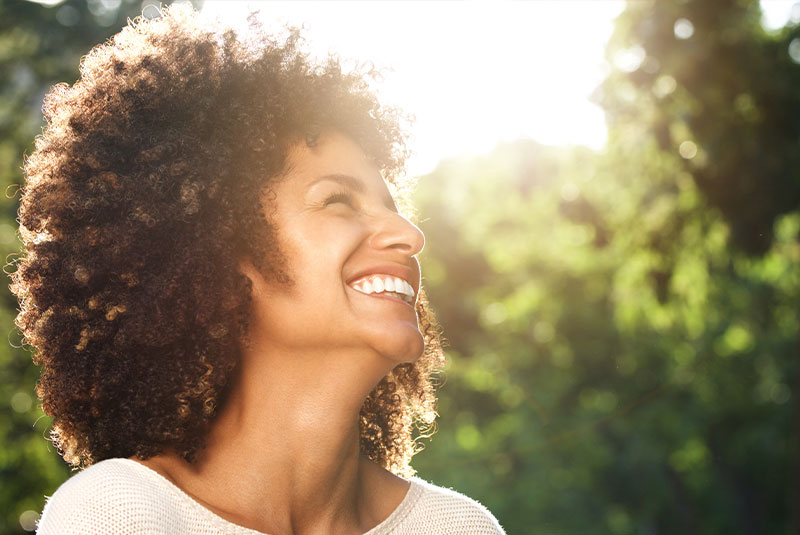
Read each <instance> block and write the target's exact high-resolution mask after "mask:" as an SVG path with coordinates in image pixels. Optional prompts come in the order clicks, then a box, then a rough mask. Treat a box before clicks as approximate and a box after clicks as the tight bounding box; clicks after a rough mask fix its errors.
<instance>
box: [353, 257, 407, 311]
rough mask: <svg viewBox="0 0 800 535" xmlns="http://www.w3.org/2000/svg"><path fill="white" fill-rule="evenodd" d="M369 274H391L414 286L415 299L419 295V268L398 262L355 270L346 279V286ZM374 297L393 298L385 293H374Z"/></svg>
mask: <svg viewBox="0 0 800 535" xmlns="http://www.w3.org/2000/svg"><path fill="white" fill-rule="evenodd" d="M369 275H391V276H392V277H398V278H400V279H403V280H405V281H406V282H408V283H409V284H410V285H411V287H412V288H414V300H415V301H416V299H417V295H419V269H413V268H411V267H409V266H403V265H400V264H381V265H377V266H370V267H368V268H366V269H363V270H361V271H358V272H356V273H355V274H353V275H352V276H351V277H350V278H348V279H347V281H346V283H347V286H348V287H350V288H351V289H352V287H351V286H350V285H351V284H352V283H353V282H355V281H357V280H358V279H361V278H363V277H367V276H369ZM354 291H355V290H354ZM365 295H366V294H365ZM375 297H382V298H384V299H394V298H393V297H389V296H385V295H384V296H379V295H376V296H375ZM399 301H401V302H403V303H405V301H402V300H399ZM406 304H408V303H406Z"/></svg>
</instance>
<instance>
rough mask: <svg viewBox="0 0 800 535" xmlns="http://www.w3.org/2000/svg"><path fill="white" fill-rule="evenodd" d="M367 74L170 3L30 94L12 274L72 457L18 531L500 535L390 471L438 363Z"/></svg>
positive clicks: (467, 507) (421, 419) (428, 416)
mask: <svg viewBox="0 0 800 535" xmlns="http://www.w3.org/2000/svg"><path fill="white" fill-rule="evenodd" d="M367 81H368V76H367V75H366V74H365V75H359V74H343V73H342V72H341V70H340V69H339V67H338V64H337V62H336V61H335V60H333V59H332V60H329V61H328V62H327V63H325V64H323V65H316V64H314V63H312V62H311V61H310V60H308V58H307V57H306V56H305V55H304V54H303V53H301V52H300V51H299V48H298V35H297V32H294V31H291V32H289V35H288V36H287V37H286V38H285V39H280V40H278V39H275V38H272V37H269V36H266V35H264V34H263V32H262V31H261V30H260V28H259V27H258V25H257V24H256V23H255V22H253V21H251V25H250V28H249V31H248V32H247V33H246V34H245V35H239V34H237V33H235V32H233V31H231V30H225V29H219V28H216V27H213V26H211V25H210V23H208V22H206V21H201V19H199V17H198V16H197V15H196V14H195V13H194V12H192V11H191V10H190V9H189V8H178V7H176V8H172V9H169V10H166V11H165V13H164V14H163V16H162V17H160V18H159V19H157V20H153V21H139V22H136V23H133V24H131V25H129V26H128V27H126V28H125V29H124V30H123V31H122V32H121V33H120V34H118V35H116V36H115V37H114V38H113V39H112V40H111V41H109V42H108V43H106V44H104V45H102V46H100V47H97V48H95V49H94V50H92V52H90V54H89V55H88V56H87V57H86V58H84V61H83V62H82V65H81V79H80V80H79V81H78V82H77V83H76V84H75V85H74V86H72V87H69V86H66V85H63V86H57V87H56V88H54V89H53V91H52V92H51V93H50V94H49V95H48V97H47V98H46V101H45V107H44V110H45V114H46V116H47V119H48V126H47V128H46V130H45V133H44V134H43V136H41V137H40V138H39V139H37V144H36V150H35V152H34V153H33V154H31V156H30V157H29V158H28V159H27V161H26V165H25V171H26V175H27V184H26V186H25V188H24V192H23V197H22V200H21V206H20V214H19V215H20V229H21V234H22V237H23V240H24V242H25V246H26V250H27V254H26V256H25V257H24V259H23V260H22V261H21V262H20V265H19V267H18V269H17V271H16V272H15V274H14V275H13V284H12V288H13V290H14V292H15V293H16V295H17V296H18V298H19V300H20V314H19V316H18V318H17V324H18V326H19V327H20V329H21V330H22V331H23V333H24V335H25V337H26V339H27V341H28V342H29V343H30V344H31V345H32V346H34V347H35V348H36V350H37V351H36V354H35V356H34V360H35V361H36V363H37V364H39V365H40V366H41V367H42V375H41V379H40V382H39V385H38V387H37V388H38V394H39V396H40V397H41V399H42V402H43V408H44V410H45V412H47V413H48V414H49V415H51V416H52V417H53V430H52V440H53V443H54V444H55V445H56V446H57V447H58V449H59V452H60V453H61V454H62V455H63V457H64V459H65V460H66V461H68V462H69V463H71V464H73V465H74V466H76V467H81V468H85V470H83V471H82V472H80V473H79V474H77V475H76V476H74V477H73V478H71V479H70V480H69V481H67V482H66V483H65V484H64V485H62V486H61V487H60V488H59V489H58V491H56V493H55V494H54V495H53V496H52V497H51V498H50V499H49V500H48V502H47V504H46V506H45V509H44V512H43V515H42V518H41V520H40V523H39V529H38V533H40V534H56V533H57V534H71V533H80V534H89V533H104V534H116V533H142V534H143V533H170V534H174V533H197V534H201V533H202V534H206V533H248V534H257V533H271V534H284V533H337V534H348V533H365V532H368V533H371V534H372V533H374V534H378V533H387V534H388V533H396V534H401V533H407V534H415V533H487V534H488V533H492V534H495V533H502V529H501V528H500V526H499V524H498V523H497V521H496V520H495V519H494V517H493V516H492V515H491V514H490V513H489V512H488V511H487V510H486V509H485V508H483V507H482V506H481V505H480V504H478V503H477V502H475V501H473V500H471V499H469V498H467V497H465V496H462V495H460V494H458V493H456V492H454V491H450V490H446V489H442V488H439V487H436V486H434V485H431V484H429V483H427V482H425V481H422V480H421V479H418V478H415V477H412V475H413V471H412V470H411V468H410V466H409V460H410V458H411V456H412V455H413V454H414V453H415V443H414V441H413V440H412V436H411V431H412V426H413V424H414V422H415V421H416V422H418V423H420V424H421V425H422V427H423V430H424V429H427V428H428V427H430V426H432V423H433V417H434V402H435V397H434V393H433V385H432V382H431V374H432V373H433V372H434V371H436V370H437V369H438V368H439V367H440V366H441V364H442V361H443V355H442V352H441V347H440V345H439V340H438V333H437V330H436V327H435V325H434V323H433V319H432V317H431V315H430V313H429V311H428V309H427V307H426V302H425V299H424V297H423V296H422V295H421V289H420V272H419V264H418V262H417V259H416V255H417V254H418V253H419V252H420V251H421V250H422V247H423V243H424V238H423V236H422V233H421V232H420V231H419V229H418V228H416V227H415V226H414V225H413V224H411V223H410V222H409V221H408V220H407V219H405V218H404V217H403V216H401V215H400V214H399V212H398V210H397V207H396V206H395V201H394V197H393V195H392V194H391V192H390V189H391V190H393V191H394V192H395V194H396V195H399V193H400V191H401V190H402V187H403V183H402V180H401V179H400V172H401V171H402V168H403V163H404V156H405V150H404V145H403V137H402V134H401V131H400V128H399V122H400V119H399V117H398V115H397V114H396V113H395V112H393V111H392V110H389V109H386V108H384V107H381V106H380V105H379V104H378V103H377V102H376V100H375V98H374V97H373V95H372V94H371V93H370V92H369V91H368V90H367Z"/></svg>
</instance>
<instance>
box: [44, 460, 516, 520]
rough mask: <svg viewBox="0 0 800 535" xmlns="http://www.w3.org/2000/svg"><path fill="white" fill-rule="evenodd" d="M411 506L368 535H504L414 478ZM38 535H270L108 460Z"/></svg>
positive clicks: (59, 495) (55, 502) (58, 499)
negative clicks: (250, 527)
mask: <svg viewBox="0 0 800 535" xmlns="http://www.w3.org/2000/svg"><path fill="white" fill-rule="evenodd" d="M410 481H411V486H410V488H409V490H408V493H407V494H406V496H405V498H403V501H402V502H401V503H400V505H399V506H398V507H397V509H395V510H394V512H392V514H391V515H389V517H388V518H387V519H386V520H384V521H383V522H381V523H380V524H378V525H377V526H375V527H374V528H372V529H371V530H369V531H368V532H367V533H366V534H365V535H423V534H424V535H462V534H469V535H498V534H504V533H505V532H504V531H503V528H501V527H500V524H499V523H498V522H497V520H496V519H495V518H494V516H492V514H491V513H490V512H489V511H488V510H487V509H486V508H485V507H484V506H483V505H481V504H480V503H478V502H476V501H475V500H472V499H470V498H468V497H466V496H464V495H463V494H459V493H458V492H456V491H454V490H450V489H445V488H442V487H437V486H436V485H432V484H430V483H428V482H426V481H423V480H422V479H419V478H416V477H414V478H411V479H410ZM36 533H37V534H38V535H100V534H103V535H123V534H124V535H145V534H146V535H179V534H187V535H212V534H213V535H221V534H225V535H265V534H263V533H261V532H259V531H254V530H252V529H248V528H245V527H242V526H239V525H237V524H234V523H232V522H229V521H227V520H225V519H223V518H222V517H219V516H217V515H216V514H214V513H213V512H211V511H210V510H209V509H206V508H205V507H203V506H202V505H200V504H199V503H198V502H196V501H194V500H193V499H192V498H191V497H190V496H189V495H187V494H186V493H185V492H183V491H182V490H180V489H179V488H178V487H176V486H175V485H174V484H173V483H171V482H170V481H168V480H167V479H166V478H164V477H163V476H161V475H160V474H159V473H157V472H155V471H154V470H151V469H150V468H148V467H146V466H144V465H142V464H140V463H137V462H136V461H132V460H130V459H108V460H105V461H101V462H99V463H97V464H94V465H92V466H90V467H89V468H87V469H86V470H84V471H82V472H80V473H79V474H76V475H75V476H73V477H71V478H70V479H69V480H68V481H67V482H65V483H64V484H63V485H61V487H59V488H58V490H57V491H56V492H55V494H53V496H52V497H51V498H49V499H48V500H47V503H46V504H45V507H44V511H42V517H41V519H40V520H39V528H38V530H37V532H36Z"/></svg>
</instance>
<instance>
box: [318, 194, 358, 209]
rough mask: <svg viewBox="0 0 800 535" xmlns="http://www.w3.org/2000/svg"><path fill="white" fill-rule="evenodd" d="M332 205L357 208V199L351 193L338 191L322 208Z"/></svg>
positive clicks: (326, 200)
mask: <svg viewBox="0 0 800 535" xmlns="http://www.w3.org/2000/svg"><path fill="white" fill-rule="evenodd" d="M332 204H344V205H347V206H349V207H350V208H355V198H354V197H353V194H352V193H350V192H349V191H337V192H334V193H332V194H330V195H329V196H327V197H326V198H325V200H324V201H323V202H322V206H330V205H332Z"/></svg>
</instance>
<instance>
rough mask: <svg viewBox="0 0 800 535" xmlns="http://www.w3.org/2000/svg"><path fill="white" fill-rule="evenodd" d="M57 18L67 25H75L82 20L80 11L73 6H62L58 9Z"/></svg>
mask: <svg viewBox="0 0 800 535" xmlns="http://www.w3.org/2000/svg"><path fill="white" fill-rule="evenodd" d="M56 20H57V21H58V23H59V24H61V25H62V26H66V27H68V28H69V27H71V26H75V25H76V24H78V22H80V20H81V14H80V12H79V11H78V10H77V9H75V8H74V7H73V6H62V7H60V8H58V11H56Z"/></svg>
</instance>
